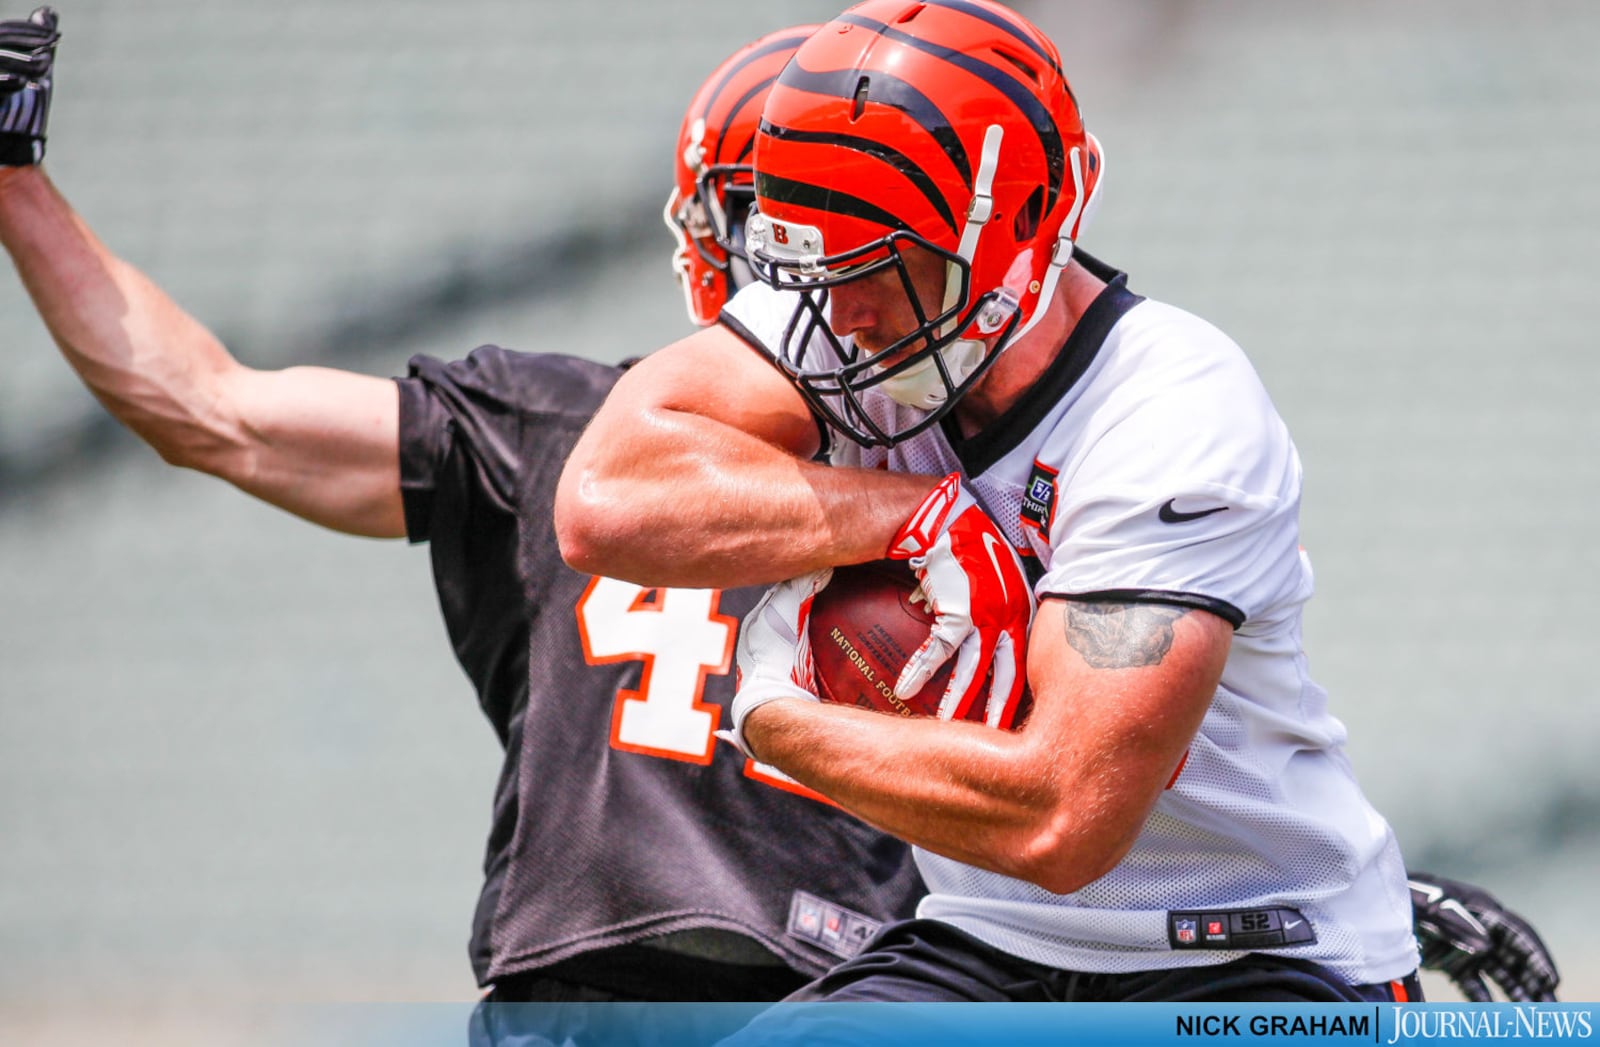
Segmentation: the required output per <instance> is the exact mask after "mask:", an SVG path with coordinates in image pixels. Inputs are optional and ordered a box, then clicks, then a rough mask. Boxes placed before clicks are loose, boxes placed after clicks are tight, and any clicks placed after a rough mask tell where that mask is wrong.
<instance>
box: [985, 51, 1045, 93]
mask: <svg viewBox="0 0 1600 1047" xmlns="http://www.w3.org/2000/svg"><path fill="white" fill-rule="evenodd" d="M989 50H990V51H992V52H994V54H995V57H997V58H1001V59H1004V60H1005V61H1006V62H1008V63H1009V64H1010V65H1012V66H1013V67H1014V68H1015V69H1016V70H1017V72H1019V73H1021V74H1022V75H1023V76H1025V77H1027V78H1028V81H1029V83H1031V84H1033V86H1034V87H1038V86H1039V70H1038V69H1036V68H1034V65H1033V63H1032V62H1029V61H1028V60H1027V59H1025V58H1023V57H1022V56H1021V55H1019V54H1017V53H1016V52H1014V51H1010V50H1006V49H1003V48H999V47H991V48H989Z"/></svg>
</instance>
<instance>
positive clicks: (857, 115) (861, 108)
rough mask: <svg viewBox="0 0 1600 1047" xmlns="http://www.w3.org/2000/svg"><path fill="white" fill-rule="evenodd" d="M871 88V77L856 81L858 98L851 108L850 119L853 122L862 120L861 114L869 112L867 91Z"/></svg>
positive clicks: (856, 97)
mask: <svg viewBox="0 0 1600 1047" xmlns="http://www.w3.org/2000/svg"><path fill="white" fill-rule="evenodd" d="M871 87H872V78H871V77H867V76H863V77H862V78H861V79H860V80H858V81H856V96H855V100H854V102H853V104H852V105H851V106H850V119H851V120H852V121H855V120H859V119H861V114H862V113H864V112H866V111H867V91H868V90H870V89H871Z"/></svg>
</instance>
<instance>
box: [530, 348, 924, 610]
mask: <svg viewBox="0 0 1600 1047" xmlns="http://www.w3.org/2000/svg"><path fill="white" fill-rule="evenodd" d="M709 375H714V376H715V381H709V380H708V379H707V376H709ZM818 440H819V436H818V431H817V426H816V422H815V421H813V419H812V417H811V415H810V413H809V412H808V411H807V409H806V406H805V403H804V402H803V401H802V400H801V398H800V396H799V394H798V393H796V392H795V390H794V388H793V387H792V386H791V385H789V383H788V382H787V381H786V380H785V379H784V378H783V377H782V376H781V375H780V374H779V373H778V372H777V370H776V369H774V368H773V367H771V366H770V365H769V364H767V363H766V362H765V361H764V360H762V359H761V358H760V357H759V356H757V355H756V353H755V352H754V351H752V350H751V349H750V347H749V346H747V345H745V344H744V343H743V342H741V341H740V340H739V339H738V337H737V336H735V335H734V334H733V333H732V332H730V331H728V330H727V329H726V328H722V327H712V328H708V329H706V330H704V331H701V332H699V333H697V334H694V335H691V336H690V337H688V338H685V339H684V340H682V341H680V342H678V343H676V344H674V345H671V346H668V347H667V348H665V349H662V350H660V351H658V352H656V353H653V354H651V355H650V356H648V357H646V358H645V359H644V360H643V361H641V362H640V363H639V364H637V365H636V366H635V367H634V368H633V369H632V370H630V371H629V372H628V374H626V375H624V376H623V378H622V380H621V381H620V382H618V383H617V386H616V388H615V389H614V390H613V391H612V393H611V395H610V396H609V397H608V398H607V399H606V402H605V404H604V405H602V407H601V408H600V411H599V412H598V413H597V414H596V415H595V419H594V422H593V423H592V424H591V425H590V426H589V428H588V431H587V432H585V434H584V436H583V439H582V440H581V441H579V443H578V446H577V447H576V448H574V450H573V452H572V455H571V457H570V458H568V459H567V465H566V469H565V471H564V472H563V474H562V477H561V484H560V486H559V488H558V489H557V494H556V509H555V511H556V532H557V535H558V537H559V539H560V542H561V554H562V556H563V557H564V558H565V559H566V561H567V563H569V564H570V565H571V566H573V567H574V568H576V569H577V570H580V571H585V572H589V573H593V574H605V575H609V576H612V577H616V578H622V579H626V580H628V581H632V582H636V583H639V584H643V585H669V586H682V587H731V586H736V585H750V584H761V583H768V582H774V581H777V580H779V579H782V578H789V577H793V576H795V575H799V574H803V573H805V572H807V571H810V570H814V569H816V568H819V567H827V566H832V565H835V564H846V563H860V562H863V561H866V560H872V559H876V558H878V557H881V556H883V555H884V552H885V550H887V549H888V547H889V541H890V538H891V537H893V535H894V533H895V531H896V530H897V529H898V528H899V527H900V525H901V524H902V523H903V522H904V521H905V519H906V517H907V516H909V515H910V514H911V512H912V511H913V510H914V509H915V508H916V507H917V506H918V505H919V504H921V502H922V500H923V499H924V498H925V497H927V494H928V491H929V489H930V488H932V487H933V485H934V483H935V478H933V477H927V476H910V475H905V474H892V473H885V472H882V471H866V470H855V469H837V468H830V467H827V466H824V465H821V464H819V463H816V462H813V461H811V460H810V458H811V456H812V455H814V454H815V453H816V451H817V446H818Z"/></svg>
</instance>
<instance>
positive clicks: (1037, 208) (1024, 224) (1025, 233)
mask: <svg viewBox="0 0 1600 1047" xmlns="http://www.w3.org/2000/svg"><path fill="white" fill-rule="evenodd" d="M1043 215H1044V186H1042V185H1036V186H1034V187H1033V192H1032V193H1030V194H1029V195H1028V200H1027V202H1026V203H1024V204H1023V205H1022V208H1021V210H1019V211H1018V212H1017V217H1015V218H1013V219H1012V220H1011V235H1012V236H1014V237H1016V238H1017V242H1018V243H1022V242H1023V241H1026V240H1032V239H1033V236H1034V234H1035V233H1037V232H1038V231H1039V219H1040V218H1041V217H1042V216H1043Z"/></svg>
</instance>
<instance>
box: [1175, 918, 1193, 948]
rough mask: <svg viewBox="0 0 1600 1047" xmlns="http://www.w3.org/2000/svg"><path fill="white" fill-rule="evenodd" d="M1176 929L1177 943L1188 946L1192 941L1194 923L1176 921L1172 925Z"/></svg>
mask: <svg viewBox="0 0 1600 1047" xmlns="http://www.w3.org/2000/svg"><path fill="white" fill-rule="evenodd" d="M1173 925H1174V927H1175V928H1176V929H1177V936H1178V941H1180V942H1183V943H1185V944H1190V943H1192V942H1193V941H1194V938H1195V934H1194V930H1195V923H1194V921H1193V920H1176V921H1174V923H1173Z"/></svg>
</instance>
